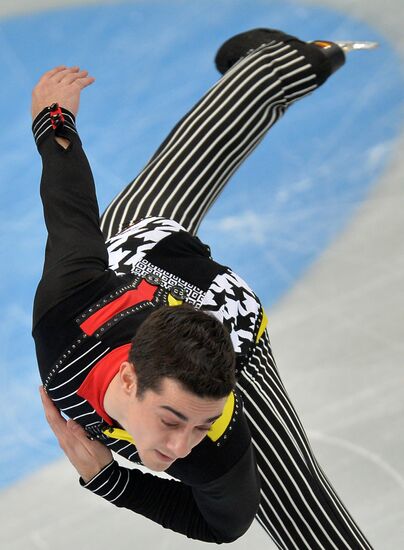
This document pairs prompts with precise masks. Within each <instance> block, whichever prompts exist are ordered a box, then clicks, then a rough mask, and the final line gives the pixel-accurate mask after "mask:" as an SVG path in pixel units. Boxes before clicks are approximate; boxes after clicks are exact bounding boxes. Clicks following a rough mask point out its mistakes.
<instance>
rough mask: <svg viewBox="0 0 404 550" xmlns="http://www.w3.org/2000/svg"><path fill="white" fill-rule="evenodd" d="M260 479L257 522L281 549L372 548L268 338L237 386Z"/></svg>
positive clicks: (259, 347)
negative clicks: (315, 445)
mask: <svg viewBox="0 0 404 550" xmlns="http://www.w3.org/2000/svg"><path fill="white" fill-rule="evenodd" d="M238 385H239V387H240V389H241V391H242V393H243V400H244V410H245V414H246V416H247V419H248V421H249V425H250V428H251V433H252V438H253V443H254V448H255V454H256V459H257V464H258V468H259V472H260V476H261V484H262V491H261V493H262V498H261V504H260V507H259V511H258V514H257V519H258V521H259V522H260V524H261V525H262V526H263V527H264V529H265V530H266V531H267V532H268V533H269V535H270V536H271V537H272V539H273V540H274V542H275V543H276V544H277V546H278V547H279V548H282V549H284V550H285V549H287V550H289V549H296V550H331V549H333V550H342V549H350V550H357V549H367V550H369V549H370V548H371V546H370V544H369V543H368V542H367V540H366V539H365V537H364V535H363V534H362V532H361V531H360V530H359V528H358V526H357V525H356V524H355V522H354V520H353V519H352V517H351V516H350V515H349V513H348V511H347V510H346V508H345V507H344V505H343V504H342V502H341V501H340V499H339V498H338V496H337V495H336V493H335V491H334V489H333V487H332V486H331V484H330V482H329V481H328V479H327V478H326V476H325V475H324V473H323V471H322V470H321V468H320V466H319V465H318V463H317V461H316V458H315V457H314V455H313V452H312V450H311V448H310V445H309V442H308V440H307V437H306V434H305V432H304V429H303V427H302V425H301V423H300V420H299V417H298V415H297V413H296V411H295V409H294V408H293V405H292V404H291V402H290V400H289V397H288V395H287V393H286V390H285V388H284V386H283V384H282V381H281V379H280V377H279V374H278V371H277V368H276V365H275V361H274V359H273V357H272V351H271V347H270V344H269V339H268V336H267V334H266V333H265V334H264V336H263V337H262V338H261V340H260V342H259V343H258V345H257V347H256V350H255V353H254V356H253V358H252V360H251V362H250V364H249V365H248V366H247V367H246V368H245V369H244V370H243V371H242V374H241V377H240V380H239V383H238Z"/></svg>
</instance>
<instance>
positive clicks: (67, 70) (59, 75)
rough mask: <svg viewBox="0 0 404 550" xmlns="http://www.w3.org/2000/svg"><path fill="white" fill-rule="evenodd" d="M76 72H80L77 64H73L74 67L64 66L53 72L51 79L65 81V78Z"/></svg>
mask: <svg viewBox="0 0 404 550" xmlns="http://www.w3.org/2000/svg"><path fill="white" fill-rule="evenodd" d="M78 72H80V67H79V66H78V65H75V66H74V67H65V68H64V69H62V70H61V71H58V72H57V73H55V74H54V75H53V76H52V77H51V79H52V81H54V82H65V80H66V79H67V78H69V77H70V76H71V75H75V74H77V73H78Z"/></svg>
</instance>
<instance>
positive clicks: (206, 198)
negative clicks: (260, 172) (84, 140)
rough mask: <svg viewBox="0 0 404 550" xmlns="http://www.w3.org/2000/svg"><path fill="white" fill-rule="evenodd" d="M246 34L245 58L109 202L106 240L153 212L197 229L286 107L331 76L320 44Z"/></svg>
mask: <svg viewBox="0 0 404 550" xmlns="http://www.w3.org/2000/svg"><path fill="white" fill-rule="evenodd" d="M246 34H249V35H250V41H249V42H246V43H245V46H244V45H243V39H242V38H241V39H240V44H239V50H240V51H239V53H240V54H244V57H242V58H240V59H239V60H238V61H237V62H236V63H235V64H234V65H233V66H232V67H231V68H230V69H229V70H228V71H227V72H226V73H225V74H224V76H223V77H222V78H221V79H220V80H219V81H218V82H217V84H216V85H214V86H213V88H211V89H210V90H209V91H208V92H207V93H206V95H205V96H204V97H203V98H202V99H201V100H200V101H199V102H198V103H197V104H196V105H195V106H194V108H193V109H192V110H191V111H190V112H189V113H188V114H187V115H186V116H185V117H184V118H183V119H182V120H181V121H180V122H179V123H178V124H177V126H176V127H175V128H174V129H173V130H172V132H171V133H170V134H169V136H168V137H167V139H166V140H165V141H164V142H163V144H162V145H161V146H160V148H159V149H158V151H157V152H156V153H155V155H154V156H153V157H152V158H151V160H150V161H149V162H148V164H147V165H146V167H145V168H144V170H143V171H142V172H141V173H140V174H139V176H138V177H137V178H136V179H135V180H134V181H133V182H132V183H130V184H129V185H128V186H127V187H126V188H125V189H124V190H123V191H122V192H121V193H120V194H119V195H118V196H117V197H116V198H115V199H114V200H113V202H112V203H111V204H110V206H109V207H108V208H107V210H106V211H105V213H104V215H103V217H102V220H101V228H102V230H103V233H104V236H105V237H106V239H108V238H110V237H111V236H113V235H115V234H117V233H119V232H120V231H122V229H124V228H126V227H128V226H129V225H132V224H133V223H135V222H136V221H137V220H139V219H141V218H145V217H148V216H163V217H165V218H170V219H173V220H175V221H177V222H178V223H180V224H181V225H182V226H184V227H185V229H187V230H188V231H189V232H191V233H192V234H195V233H196V231H197V229H198V226H199V224H200V223H201V221H202V218H203V216H204V215H205V213H206V212H207V210H208V209H209V207H210V206H211V205H212V203H213V202H214V201H215V199H216V198H217V196H218V195H219V193H220V192H221V190H222V189H223V187H224V185H225V184H226V182H227V181H228V180H229V178H230V177H231V175H232V174H233V173H234V171H235V170H236V169H237V168H238V166H239V165H240V164H241V163H242V162H243V161H244V159H245V158H246V157H247V156H248V155H249V154H250V153H251V152H252V151H253V149H254V148H255V147H256V146H257V145H258V143H259V142H260V141H261V140H262V138H263V137H264V135H265V133H266V132H267V131H268V129H269V128H270V127H271V126H272V125H273V124H274V123H275V122H276V121H277V120H278V119H279V118H280V116H281V115H282V114H283V113H284V111H285V110H286V109H287V107H289V106H290V105H291V104H292V103H294V102H295V101H297V100H298V99H300V98H301V97H303V96H305V95H307V94H308V93H310V92H312V91H313V90H314V89H315V88H316V87H317V86H318V85H319V83H321V82H322V81H323V80H325V78H324V74H323V73H324V72H325V71H326V69H325V68H324V66H323V65H324V62H323V59H322V54H321V53H319V52H318V51H317V48H315V47H314V46H307V45H306V44H304V43H302V42H299V41H298V40H292V41H287V42H283V41H281V40H279V39H272V40H271V37H272V34H271V33H267V34H266V31H265V32H262V31H250V33H246ZM278 34H280V33H278ZM240 36H241V35H240ZM251 37H252V39H251ZM265 38H266V39H267V41H268V43H263V41H264V40H265ZM252 43H253V44H254V43H255V49H252V48H251V44H252ZM306 50H307V52H306ZM302 52H303V53H302ZM306 54H307V55H306ZM313 65H316V66H315V67H314V68H313ZM316 73H317V74H316ZM319 74H321V77H322V78H319ZM326 76H328V74H327V75H326Z"/></svg>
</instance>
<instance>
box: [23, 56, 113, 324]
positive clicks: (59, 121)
mask: <svg viewBox="0 0 404 550" xmlns="http://www.w3.org/2000/svg"><path fill="white" fill-rule="evenodd" d="M93 82H94V78H93V77H90V76H88V71H86V70H80V69H79V67H70V68H67V67H64V66H60V67H56V68H55V69H52V70H50V71H48V72H46V73H45V74H44V75H43V76H42V77H41V78H40V80H39V82H38V84H37V85H36V86H35V88H34V90H33V93H32V109H31V111H32V116H33V118H34V121H33V127H32V128H33V133H34V137H35V141H36V144H37V147H38V151H39V153H40V155H41V157H42V178H41V199H42V203H43V209H44V218H45V224H46V228H47V230H48V240H47V244H46V253H45V265H44V271H43V275H42V279H41V282H40V284H39V287H38V291H37V294H36V297H35V306H34V326H35V325H36V323H37V322H38V321H39V319H40V318H41V317H42V316H43V315H44V314H45V313H46V311H48V310H49V309H51V308H52V307H53V306H55V305H56V304H58V303H60V302H61V301H63V300H64V299H66V298H69V297H70V296H71V295H72V294H73V293H75V292H77V290H80V288H83V287H84V286H86V285H88V284H89V283H90V282H92V281H94V280H96V279H98V278H99V277H100V276H102V275H103V274H105V272H106V270H107V269H108V255H107V251H106V248H105V242H104V238H103V235H102V233H101V230H100V227H99V210H98V203H97V197H96V192H95V186H94V180H93V175H92V172H91V168H90V165H89V163H88V160H87V157H86V155H85V153H84V151H83V149H82V145H81V140H80V138H79V136H78V133H77V129H76V124H75V116H76V114H77V112H78V108H79V103H80V94H81V91H82V90H83V89H84V88H86V87H87V86H89V85H90V84H92V83H93Z"/></svg>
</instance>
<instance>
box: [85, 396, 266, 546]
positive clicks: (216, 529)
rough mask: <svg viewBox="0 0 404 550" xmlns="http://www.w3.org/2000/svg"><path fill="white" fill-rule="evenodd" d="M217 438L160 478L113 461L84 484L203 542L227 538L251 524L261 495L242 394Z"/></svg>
mask: <svg viewBox="0 0 404 550" xmlns="http://www.w3.org/2000/svg"><path fill="white" fill-rule="evenodd" d="M234 395H235V406H234V408H233V412H232V415H231V416H229V417H228V418H229V420H228V424H227V427H226V428H225V429H224V431H220V435H219V438H217V437H216V436H217V435H218V434H217V433H216V435H215V436H214V435H213V434H211V437H209V435H208V436H206V437H205V438H204V439H203V441H202V442H201V443H199V445H197V446H196V447H194V448H193V449H192V452H191V453H190V454H189V455H188V456H187V457H185V458H183V459H181V460H177V461H175V462H174V464H173V465H172V466H170V468H169V469H168V470H167V473H168V474H170V475H171V476H172V477H174V478H175V480H167V479H161V478H158V477H156V476H154V475H151V474H143V473H142V472H140V471H139V470H128V469H126V468H121V467H119V466H118V464H117V463H115V462H113V463H111V464H110V465H109V466H107V467H106V468H105V469H104V470H103V471H102V472H100V474H98V475H97V476H95V477H94V478H93V479H92V480H90V481H89V483H87V484H86V485H85V484H84V483H83V482H82V481H81V484H82V485H84V486H85V487H86V488H87V489H90V490H91V491H93V492H94V493H96V494H98V495H99V496H102V497H104V498H105V499H107V500H108V501H109V502H112V503H113V504H115V505H116V506H119V507H124V508H128V509H130V510H132V511H134V512H137V513H139V514H142V515H144V516H146V517H147V518H149V519H151V520H153V521H155V522H156V523H159V524H161V525H162V526H163V527H167V528H169V529H172V530H173V531H177V532H179V533H182V534H184V535H186V536H187V537H189V538H194V539H198V540H202V541H206V542H216V543H221V542H232V541H234V540H236V539H237V538H239V537H240V536H241V535H243V534H244V533H245V532H246V531H247V529H248V528H249V527H250V525H251V523H252V521H253V519H254V517H255V514H256V512H257V508H258V505H259V499H260V482H259V475H258V471H257V466H256V461H255V456H254V452H253V448H252V443H251V435H250V430H249V426H248V423H247V419H246V417H245V415H244V414H243V413H242V406H241V396H240V395H239V392H238V390H235V391H234ZM176 480H180V481H176Z"/></svg>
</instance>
